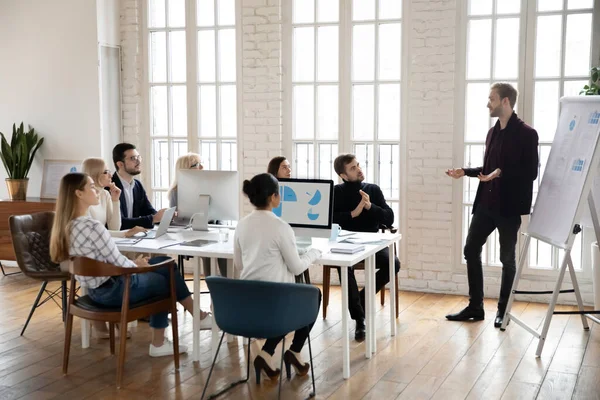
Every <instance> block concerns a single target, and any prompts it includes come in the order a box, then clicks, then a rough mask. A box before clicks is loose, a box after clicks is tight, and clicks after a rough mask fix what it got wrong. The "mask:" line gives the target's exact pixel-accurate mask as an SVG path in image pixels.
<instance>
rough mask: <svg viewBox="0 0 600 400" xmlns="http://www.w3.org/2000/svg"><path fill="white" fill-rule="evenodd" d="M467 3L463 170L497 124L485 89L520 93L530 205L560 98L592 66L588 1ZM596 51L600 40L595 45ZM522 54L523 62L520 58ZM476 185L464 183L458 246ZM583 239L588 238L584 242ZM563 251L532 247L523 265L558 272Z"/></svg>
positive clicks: (492, 243) (491, 258)
mask: <svg viewBox="0 0 600 400" xmlns="http://www.w3.org/2000/svg"><path fill="white" fill-rule="evenodd" d="M521 3H522V2H521V1H520V0H501V1H500V0H486V1H481V0H469V2H468V5H467V36H466V43H467V45H466V70H465V79H466V89H465V120H464V146H465V165H467V166H471V167H476V166H481V165H483V153H484V150H485V137H486V134H487V131H488V129H489V127H490V126H492V125H493V124H494V123H495V122H496V121H495V119H494V120H492V119H490V118H489V113H488V110H487V109H486V108H485V104H486V102H487V96H488V93H489V88H490V86H491V84H492V83H493V82H495V81H508V82H510V83H512V84H514V85H515V87H518V88H519V92H520V93H519V101H518V104H517V106H516V111H517V113H518V114H519V115H520V117H521V118H522V119H524V120H525V122H527V123H530V124H531V125H532V126H533V127H534V128H535V129H536V130H537V132H538V135H539V139H540V146H539V156H540V169H539V174H538V179H537V180H536V181H535V182H534V202H535V197H536V196H537V192H538V189H539V185H540V181H541V178H542V176H543V173H544V168H545V165H546V163H547V160H548V156H549V154H550V147H551V145H552V140H553V138H554V133H555V130H556V124H557V122H558V114H559V99H560V97H561V96H563V95H564V96H568V95H576V94H578V93H579V89H580V88H582V87H583V85H585V83H586V82H587V80H588V76H589V70H590V67H591V63H590V62H591V57H590V55H591V49H592V46H591V44H592V39H593V38H592V17H593V14H594V12H597V10H596V11H594V9H593V7H594V1H593V0H537V1H530V2H523V4H527V9H522V8H521ZM595 43H596V45H600V38H595ZM526 55H528V56H526ZM477 185H478V181H476V180H474V179H466V180H464V187H463V188H464V189H463V216H464V218H463V242H464V240H465V239H466V234H467V230H468V227H469V224H470V220H471V211H472V204H473V201H474V199H475V194H476V191H477ZM526 226H527V220H526V221H524V224H523V226H522V229H525V228H526ZM586 236H588V237H586ZM589 236H590V235H589V234H588V233H587V232H584V234H583V235H579V236H578V237H577V240H576V242H575V245H574V249H573V252H572V256H573V260H574V264H575V267H576V268H581V265H582V262H581V261H582V259H583V258H582V249H587V248H589V246H587V245H585V244H584V245H583V246H582V241H583V242H584V243H587V242H589V240H590V239H589ZM561 255H562V252H560V251H559V250H558V249H557V248H554V247H552V246H550V245H548V244H545V243H542V242H539V241H537V240H532V241H531V247H530V250H529V260H528V266H529V267H530V268H532V269H556V268H558V267H559V265H560V260H561ZM482 257H483V260H484V263H487V264H488V265H501V263H500V259H499V242H498V234H497V231H495V232H494V233H493V235H492V236H491V237H490V240H488V242H487V244H486V246H485V247H484V254H483V256H482Z"/></svg>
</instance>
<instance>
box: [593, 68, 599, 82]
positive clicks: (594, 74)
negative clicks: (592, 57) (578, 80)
mask: <svg viewBox="0 0 600 400" xmlns="http://www.w3.org/2000/svg"><path fill="white" fill-rule="evenodd" d="M595 82H598V71H596V72H594V73H592V83H595Z"/></svg>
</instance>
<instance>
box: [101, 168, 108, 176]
mask: <svg viewBox="0 0 600 400" xmlns="http://www.w3.org/2000/svg"><path fill="white" fill-rule="evenodd" d="M102 173H103V174H104V175H110V169H105V170H104V171H102Z"/></svg>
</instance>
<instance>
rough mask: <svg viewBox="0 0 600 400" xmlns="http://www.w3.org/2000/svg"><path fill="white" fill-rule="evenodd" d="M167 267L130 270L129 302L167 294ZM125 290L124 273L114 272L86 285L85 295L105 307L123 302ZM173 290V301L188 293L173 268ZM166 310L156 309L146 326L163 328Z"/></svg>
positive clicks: (158, 259) (154, 260)
mask: <svg viewBox="0 0 600 400" xmlns="http://www.w3.org/2000/svg"><path fill="white" fill-rule="evenodd" d="M168 258H169V257H166V256H159V257H153V258H151V259H150V261H148V263H149V264H158V263H160V262H162V261H164V260H166V259H168ZM169 273H170V271H169V267H162V268H160V269H158V270H156V271H153V272H147V273H144V274H133V275H131V280H130V290H129V304H135V303H138V302H140V301H144V300H147V299H151V298H153V297H158V296H166V295H168V294H169V290H170V286H169ZM124 290H125V277H124V276H114V277H111V278H110V280H109V281H107V282H105V283H104V284H103V285H102V286H100V287H98V288H96V289H90V290H89V293H88V295H89V296H90V298H91V299H92V300H93V301H95V302H96V303H99V304H102V305H104V306H108V307H121V305H122V304H123V291H124ZM175 292H176V296H177V301H181V300H184V299H186V298H188V297H189V296H191V295H192V294H191V293H190V291H189V289H188V287H187V285H186V284H185V281H184V280H183V278H182V277H181V275H180V274H179V271H177V268H175ZM168 315H169V313H168V312H167V311H163V312H160V313H158V314H154V315H152V316H150V327H151V328H155V329H164V328H166V327H168V326H169V320H168Z"/></svg>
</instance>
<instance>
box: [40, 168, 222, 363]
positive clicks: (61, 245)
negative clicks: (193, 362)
mask: <svg viewBox="0 0 600 400" xmlns="http://www.w3.org/2000/svg"><path fill="white" fill-rule="evenodd" d="M98 203H99V199H98V192H97V190H96V185H95V183H94V181H93V179H92V178H90V177H89V176H88V175H87V174H82V173H69V174H67V175H65V176H63V178H62V179H61V181H60V188H59V194H58V200H57V202H56V216H55V217H54V223H53V225H52V233H51V236H50V257H51V258H52V260H53V261H54V262H56V263H60V262H63V261H65V260H68V259H69V258H71V257H78V256H80V257H88V258H91V259H94V260H97V261H101V262H105V263H109V264H113V265H115V266H118V267H122V268H136V267H138V266H140V267H144V266H148V265H152V264H156V263H158V262H161V261H164V260H165V257H156V258H153V259H150V260H148V258H147V257H138V258H137V259H136V260H135V261H131V260H129V259H128V258H126V257H125V256H124V255H122V254H121V253H120V252H119V249H118V248H117V246H116V244H115V242H114V240H113V238H112V237H111V236H110V234H109V233H108V231H107V230H106V228H105V227H104V226H103V225H102V224H101V223H100V222H99V221H96V220H94V219H92V218H90V217H89V215H88V210H89V208H90V207H91V206H95V205H98ZM169 276H170V271H169V267H163V268H161V269H159V270H157V271H155V272H154V271H153V272H149V273H144V274H134V275H132V276H131V280H130V287H129V291H130V300H131V303H137V302H139V301H143V300H145V299H150V298H153V297H157V296H163V295H166V294H168V293H169V290H170V284H169ZM75 279H77V281H78V282H79V284H80V285H81V286H82V287H84V288H86V289H87V290H88V295H89V296H90V298H91V299H92V300H93V301H94V302H96V303H99V304H102V305H104V306H107V307H121V305H122V304H121V303H122V300H123V292H124V290H125V278H124V277H123V276H118V277H116V276H115V277H112V276H104V277H87V276H79V275H76V276H75ZM175 291H176V295H177V301H178V302H179V303H181V305H183V307H184V308H185V310H187V311H188V312H190V313H192V311H193V307H194V305H193V300H192V295H191V293H190V291H189V290H188V288H187V286H186V284H185V281H184V280H183V278H182V277H181V275H180V274H179V272H178V271H177V269H175ZM204 315H205V318H204V319H207V318H206V316H207V313H204ZM208 319H210V317H209V318H208ZM168 325H169V323H168V313H167V312H161V313H158V314H155V315H152V316H151V317H150V327H151V328H152V343H151V344H150V349H149V353H150V356H151V357H161V356H167V355H172V354H173V344H172V342H170V341H169V340H167V339H166V338H165V328H166V327H167V326H168ZM186 351H187V347H186V346H183V345H180V346H179V352H180V353H185V352H186Z"/></svg>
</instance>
